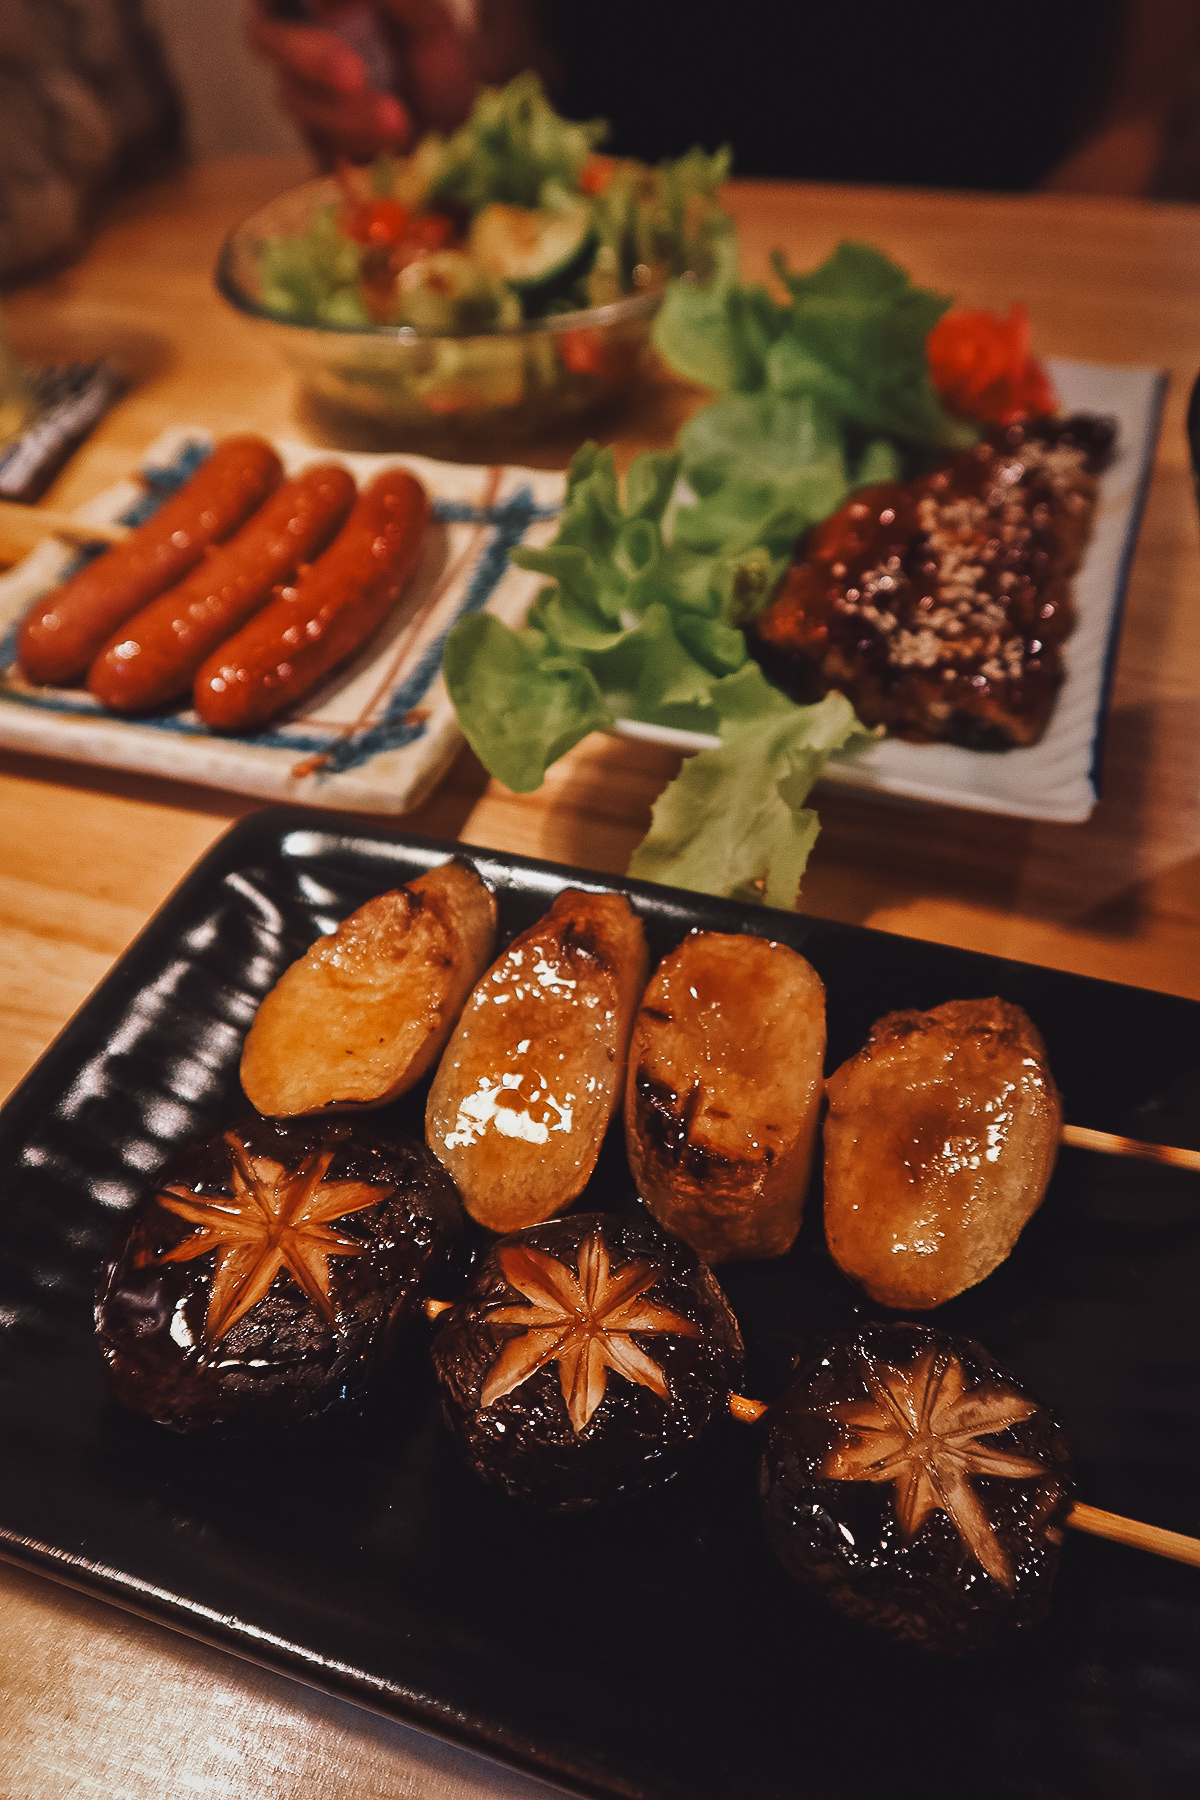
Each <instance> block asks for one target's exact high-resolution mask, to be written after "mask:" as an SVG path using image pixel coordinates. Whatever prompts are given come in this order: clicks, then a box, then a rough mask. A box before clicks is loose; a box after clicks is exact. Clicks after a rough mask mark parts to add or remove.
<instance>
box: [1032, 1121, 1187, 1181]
mask: <svg viewBox="0 0 1200 1800" xmlns="http://www.w3.org/2000/svg"><path fill="white" fill-rule="evenodd" d="M1060 1139H1061V1142H1062V1143H1064V1144H1070V1145H1071V1146H1072V1148H1073V1149H1076V1150H1102V1151H1103V1152H1104V1154H1105V1155H1106V1156H1136V1157H1140V1158H1141V1160H1142V1161H1143V1162H1156V1163H1170V1164H1171V1165H1172V1167H1174V1168H1176V1169H1196V1170H1200V1150H1181V1149H1180V1148H1179V1146H1178V1145H1176V1144H1143V1143H1142V1142H1141V1141H1140V1140H1139V1139H1138V1138H1127V1137H1119V1136H1118V1135H1117V1134H1116V1132H1113V1131H1093V1130H1092V1129H1091V1127H1090V1126H1088V1125H1064V1126H1063V1128H1062V1131H1061V1133H1060Z"/></svg>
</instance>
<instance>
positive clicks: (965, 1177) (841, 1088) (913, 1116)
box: [825, 1000, 1062, 1311]
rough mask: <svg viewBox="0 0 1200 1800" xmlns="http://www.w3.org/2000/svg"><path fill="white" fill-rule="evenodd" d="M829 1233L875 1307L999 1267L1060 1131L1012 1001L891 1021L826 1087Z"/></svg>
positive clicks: (963, 1282) (927, 1302)
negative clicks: (827, 1097) (827, 1104)
mask: <svg viewBox="0 0 1200 1800" xmlns="http://www.w3.org/2000/svg"><path fill="white" fill-rule="evenodd" d="M827 1090H828V1094H829V1115H828V1117H827V1119H826V1121H825V1236H826V1239H827V1241H828V1244H829V1249H830V1252H831V1254H832V1255H833V1258H834V1260H835V1261H836V1262H837V1263H838V1265H839V1266H840V1267H841V1268H842V1269H843V1270H844V1271H845V1273H846V1274H847V1275H849V1276H850V1277H851V1278H852V1279H853V1280H855V1281H858V1282H860V1283H861V1284H862V1286H863V1287H864V1288H865V1289H866V1290H867V1292H868V1294H870V1296H871V1298H872V1299H873V1300H878V1301H879V1302H880V1304H881V1305H883V1306H892V1307H896V1308H897V1309H903V1310H905V1311H908V1310H910V1309H913V1310H916V1311H925V1310H926V1309H927V1308H929V1307H931V1306H940V1305H941V1304H942V1302H943V1301H944V1300H949V1299H952V1298H953V1296H954V1295H955V1294H961V1293H962V1291H963V1289H964V1288H969V1287H973V1286H974V1284H975V1283H976V1282H977V1281H982V1280H983V1279H984V1277H985V1276H987V1275H990V1274H991V1272H992V1270H993V1269H995V1268H998V1267H999V1265H1000V1264H1001V1263H1002V1262H1003V1261H1004V1259H1005V1257H1006V1256H1007V1255H1008V1253H1009V1251H1010V1250H1011V1249H1012V1247H1013V1245H1014V1244H1015V1243H1016V1241H1017V1238H1018V1236H1019V1234H1020V1232H1021V1229H1022V1227H1023V1226H1024V1225H1025V1224H1026V1222H1027V1221H1028V1220H1029V1218H1030V1217H1031V1215H1032V1214H1033V1213H1034V1212H1036V1210H1037V1208H1038V1207H1039V1206H1040V1205H1041V1201H1042V1196H1043V1194H1044V1193H1045V1191H1046V1184H1047V1182H1048V1181H1049V1180H1050V1175H1051V1172H1052V1171H1053V1168H1054V1159H1055V1156H1056V1155H1057V1152H1058V1141H1059V1134H1060V1132H1061V1129H1062V1102H1061V1101H1060V1099H1059V1095H1058V1089H1057V1088H1056V1087H1055V1085H1054V1078H1053V1076H1052V1075H1051V1073H1050V1069H1049V1065H1048V1063H1047V1061H1046V1047H1045V1045H1044V1044H1043V1043H1042V1040H1041V1037H1040V1036H1039V1034H1038V1032H1037V1030H1036V1028H1035V1027H1034V1025H1033V1024H1032V1023H1031V1021H1030V1020H1029V1018H1028V1017H1027V1016H1026V1014H1025V1013H1023V1012H1022V1011H1021V1008H1020V1007H1019V1006H1011V1005H1009V1003H1008V1002H1007V1001H1005V1000H951V1001H950V1002H949V1003H948V1004H947V1005H945V1006H937V1007H935V1008H934V1009H933V1011H932V1012H896V1013H889V1014H888V1016H887V1017H886V1018H884V1019H880V1020H879V1022H878V1023H877V1024H876V1025H875V1026H874V1027H873V1028H872V1031H871V1035H870V1037H869V1038H868V1039H867V1042H866V1044H865V1046H864V1047H863V1049H862V1050H860V1051H859V1053H858V1055H857V1056H853V1057H851V1058H850V1060H849V1062H844V1063H843V1064H842V1066H841V1068H840V1069H837V1070H836V1071H835V1072H834V1073H833V1074H832V1075H831V1076H830V1078H829V1081H828V1083H827Z"/></svg>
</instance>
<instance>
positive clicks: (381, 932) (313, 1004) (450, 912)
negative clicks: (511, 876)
mask: <svg viewBox="0 0 1200 1800" xmlns="http://www.w3.org/2000/svg"><path fill="white" fill-rule="evenodd" d="M495 948H496V902H495V900H494V899H493V897H492V895H491V893H490V892H489V891H488V889H487V888H486V887H485V886H484V884H483V882H482V881H481V880H480V879H479V876H478V875H477V874H476V873H475V871H474V869H471V868H468V867H467V866H466V865H465V864H463V863H459V862H448V863H443V865H442V866H441V868H440V869H431V870H430V872H429V874H428V875H418V876H417V878H416V880H415V881H410V882H409V883H408V885H407V886H406V887H402V888H396V889H395V890H394V891H393V892H392V893H389V894H379V895H378V896H377V897H376V898H375V899H374V900H368V901H367V903H366V905H365V906H360V907H359V909H358V911H357V912H355V913H351V915H350V917H349V918H348V919H344V920H343V921H342V923H341V924H340V925H339V926H338V928H337V930H336V931H335V932H333V933H331V935H330V936H329V937H323V938H318V939H317V942H316V943H315V944H314V945H313V946H312V948H311V950H309V951H308V952H307V954H306V955H304V956H302V957H301V958H300V960H299V961H298V962H294V963H293V964H292V966H291V967H290V968H289V969H285V970H284V972H283V974H282V975H281V976H280V978H279V980H278V981H277V982H276V983H275V986H274V987H273V988H272V989H271V992H270V993H269V994H268V995H267V997H266V999H265V1000H264V1001H263V1003H262V1005H261V1006H260V1007H259V1009H258V1012H257V1013H256V1014H255V1018H254V1023H253V1024H252V1025H251V1027H250V1034H249V1036H248V1037H247V1039H246V1045H245V1048H244V1050H243V1052H242V1086H243V1088H245V1090H246V1097H247V1099H248V1100H249V1101H250V1103H251V1104H252V1105H253V1106H256V1107H257V1108H258V1110H259V1112H261V1113H267V1114H270V1115H271V1116H273V1117H275V1118H291V1117H292V1116H293V1115H295V1114H296V1113H312V1112H327V1111H328V1112H333V1111H336V1112H350V1111H357V1110H359V1109H360V1108H364V1107H371V1106H383V1105H384V1104H385V1103H386V1102H387V1101H389V1100H395V1099H396V1098H397V1096H398V1095H400V1094H402V1093H404V1092H405V1090H406V1089H407V1088H410V1087H411V1086H412V1085H413V1083H414V1082H415V1081H418V1080H419V1079H420V1077H421V1076H422V1075H423V1074H424V1073H425V1071H426V1069H428V1068H429V1066H430V1064H431V1063H432V1062H433V1061H434V1059H435V1058H436V1057H437V1055H438V1052H439V1051H440V1050H441V1048H442V1046H443V1045H444V1044H445V1042H446V1039H447V1038H448V1037H449V1035H450V1033H451V1031H452V1030H453V1029H454V1024H455V1021H456V1019H457V1018H458V1015H459V1013H460V1012H461V1010H462V1004H463V1001H464V1000H465V999H466V997H467V995H468V994H469V993H470V991H471V989H472V988H473V987H474V985H475V983H476V981H478V979H479V975H480V971H481V970H482V969H485V968H486V967H487V965H488V962H489V960H490V959H491V957H492V955H493V954H494V952H495Z"/></svg>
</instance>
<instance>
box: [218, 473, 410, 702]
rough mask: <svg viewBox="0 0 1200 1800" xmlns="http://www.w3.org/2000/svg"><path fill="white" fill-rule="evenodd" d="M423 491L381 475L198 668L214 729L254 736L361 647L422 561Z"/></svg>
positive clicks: (405, 478)
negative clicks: (292, 579)
mask: <svg viewBox="0 0 1200 1800" xmlns="http://www.w3.org/2000/svg"><path fill="white" fill-rule="evenodd" d="M428 522H429V499H428V496H427V495H426V492H425V489H424V488H423V487H422V486H421V484H420V482H419V481H418V480H417V479H416V477H415V476H414V475H410V474H409V472H408V470H407V469H387V470H385V471H384V473H383V474H382V475H380V476H378V477H377V478H376V480H375V481H373V482H372V483H371V486H370V487H369V488H367V489H366V490H365V492H363V493H362V494H360V495H359V498H358V500H357V502H356V504H355V506H354V510H353V511H352V512H351V514H350V517H349V518H348V519H347V521H346V523H345V524H344V525H343V527H342V529H341V531H340V532H339V533H338V535H337V537H336V538H335V539H334V541H333V543H332V544H331V545H330V546H329V548H328V550H326V551H325V553H324V555H323V556H319V557H318V558H317V560H316V562H314V563H311V564H310V565H309V566H308V568H306V569H305V570H304V571H303V572H302V573H301V575H300V577H299V579H298V580H297V581H296V583H295V585H294V586H292V587H286V588H283V589H281V591H280V592H279V594H278V595H277V596H276V598H275V599H274V600H271V601H269V602H268V604H267V605H266V606H265V607H264V608H263V609H262V611H261V612H259V613H257V614H256V615H255V617H254V618H252V619H251V620H250V621H249V623H248V624H246V625H243V626H242V628H241V630H240V631H238V632H235V634H234V636H233V637H232V638H230V639H229V640H228V641H227V642H226V643H224V644H222V645H221V646H220V648H219V649H217V650H215V651H214V652H213V654H212V655H211V656H210V657H209V658H208V660H207V662H205V663H204V664H203V666H202V667H201V669H200V671H199V673H198V675H197V676H196V686H195V691H194V698H195V706H196V711H197V712H198V713H199V715H200V717H201V719H202V720H203V721H204V723H205V724H206V725H208V726H210V727H211V729H212V730H214V731H234V732H238V731H240V732H245V731H254V730H257V728H258V727H259V726H260V725H264V724H265V723H266V721H267V720H268V719H270V718H272V717H274V715H275V714H276V713H278V712H282V711H283V710H284V708H285V707H288V706H291V705H292V704H293V703H294V702H295V701H297V700H299V699H300V698H301V697H302V696H303V695H304V694H306V693H308V692H309V690H310V689H311V688H313V687H315V686H316V684H317V682H318V681H320V680H321V678H322V676H324V675H327V674H328V673H329V671H330V670H331V669H334V668H336V666H337V665H338V663H340V662H343V661H344V660H345V659H346V657H348V656H350V655H351V654H352V653H353V652H354V651H355V650H357V649H358V648H359V646H360V644H363V643H364V642H365V641H366V639H367V638H368V637H369V636H370V635H371V633H372V632H373V631H374V630H375V629H376V627H377V626H378V625H381V624H382V623H383V620H384V619H385V618H386V616H387V614H388V612H389V611H390V610H391V608H392V606H393V605H394V604H395V602H396V600H397V599H398V598H399V596H400V593H401V591H402V589H403V588H404V586H405V583H406V582H407V581H408V579H409V577H410V576H411V575H412V573H413V571H414V570H415V568H416V566H417V563H418V561H419V560H420V556H421V548H422V543H423V539H424V536H425V528H426V526H427V524H428Z"/></svg>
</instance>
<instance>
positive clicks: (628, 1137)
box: [625, 931, 825, 1263]
mask: <svg viewBox="0 0 1200 1800" xmlns="http://www.w3.org/2000/svg"><path fill="white" fill-rule="evenodd" d="M824 1062H825V989H824V987H823V986H822V984H821V978H820V976H819V975H818V974H817V972H816V970H815V969H814V968H813V967H812V965H811V964H810V963H807V962H805V960H804V958H803V957H802V956H799V955H797V953H796V951H794V950H789V949H788V947H787V945H786V944H777V943H772V942H771V941H769V940H768V939H766V938H760V937H752V936H748V935H745V936H744V935H727V934H726V933H723V932H717V931H694V932H692V933H691V935H690V936H689V937H686V938H685V939H684V940H683V943H682V944H680V946H679V948H678V949H677V950H673V951H672V952H671V953H670V955H669V956H664V958H663V960H662V962H661V963H660V964H659V965H658V968H657V969H656V970H655V972H654V975H653V977H652V979H651V981H650V985H649V987H648V988H647V989H646V992H645V993H644V994H643V996H642V1004H641V1006H640V1007H639V1009H638V1015H637V1021H636V1023H635V1025H634V1028H633V1041H632V1043H631V1044H630V1047H629V1082H628V1087H627V1091H626V1097H625V1142H626V1145H627V1148H628V1151H629V1166H630V1168H631V1169H632V1170H633V1177H634V1180H635V1181H636V1182H637V1185H638V1192H639V1193H640V1194H641V1196H642V1198H643V1200H644V1201H645V1202H646V1205H647V1206H648V1207H649V1208H650V1211H651V1212H652V1213H653V1214H654V1216H655V1218H656V1219H657V1220H658V1221H659V1223H660V1224H662V1225H665V1226H666V1227H667V1230H668V1231H673V1232H674V1233H675V1234H676V1235H677V1236H678V1237H681V1238H684V1239H685V1240H686V1241H687V1242H688V1243H689V1244H690V1245H691V1246H692V1248H693V1250H696V1251H698V1252H699V1254H700V1255H701V1256H702V1257H703V1258H704V1260H705V1261H706V1262H710V1263H716V1262H725V1261H728V1260H730V1259H732V1258H747V1257H762V1256H782V1255H783V1254H784V1252H785V1251H787V1250H790V1249H791V1246H792V1244H793V1242H794V1241H795V1237H796V1233H797V1232H798V1231H799V1229H800V1214H801V1212H802V1210H803V1207H804V1196H805V1194H806V1192H807V1190H808V1181H809V1175H810V1173H811V1170H812V1159H813V1150H814V1148H815V1146H816V1141H817V1127H818V1123H819V1121H820V1115H821V1102H822V1098H823V1094H824V1086H823V1082H822V1071H823V1067H824Z"/></svg>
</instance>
